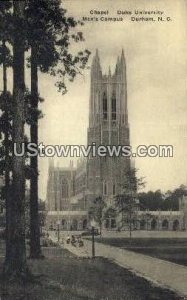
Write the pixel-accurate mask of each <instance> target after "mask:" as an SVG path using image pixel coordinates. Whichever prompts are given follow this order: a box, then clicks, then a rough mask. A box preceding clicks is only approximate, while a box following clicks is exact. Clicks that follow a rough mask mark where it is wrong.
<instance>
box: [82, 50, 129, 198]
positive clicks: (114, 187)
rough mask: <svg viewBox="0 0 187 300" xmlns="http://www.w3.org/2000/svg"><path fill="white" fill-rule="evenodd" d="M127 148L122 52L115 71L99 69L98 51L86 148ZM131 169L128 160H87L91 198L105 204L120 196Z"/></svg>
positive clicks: (127, 127)
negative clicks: (94, 144) (118, 146)
mask: <svg viewBox="0 0 187 300" xmlns="http://www.w3.org/2000/svg"><path fill="white" fill-rule="evenodd" d="M93 142H94V143H96V146H99V145H116V146H117V145H129V144H130V141H129V124H128V109H127V78H126V61H125V55H124V51H123V50H122V54H121V57H120V58H119V57H118V59H117V63H116V67H115V72H114V73H113V74H112V73H111V70H110V68H109V72H108V75H104V74H103V73H102V70H101V65H100V59H99V53H98V50H96V54H95V56H94V58H93V62H92V67H91V91H90V101H89V128H88V145H91V144H92V143H93ZM129 168H130V159H129V158H127V157H122V156H120V157H115V156H114V157H109V156H107V157H98V156H97V157H92V156H90V157H89V158H88V164H87V180H88V181H87V186H88V190H89V191H90V192H91V193H92V195H93V197H96V196H98V195H102V196H104V198H105V199H106V202H107V203H108V204H111V203H112V199H113V198H114V195H116V194H118V193H120V191H121V188H122V184H123V179H124V176H125V175H124V174H125V173H126V172H127V171H128V169H129Z"/></svg>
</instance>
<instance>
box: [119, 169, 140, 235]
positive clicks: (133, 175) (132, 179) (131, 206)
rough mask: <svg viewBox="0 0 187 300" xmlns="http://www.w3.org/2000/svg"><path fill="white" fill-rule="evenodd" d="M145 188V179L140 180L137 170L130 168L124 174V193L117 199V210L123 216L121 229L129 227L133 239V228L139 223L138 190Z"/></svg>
mask: <svg viewBox="0 0 187 300" xmlns="http://www.w3.org/2000/svg"><path fill="white" fill-rule="evenodd" d="M144 186H145V182H144V178H142V177H141V178H138V177H137V169H134V168H130V169H129V170H128V171H126V172H125V174H124V183H123V186H122V192H121V193H120V194H118V195H117V196H116V198H115V205H116V208H117V210H118V212H119V213H121V215H122V221H121V227H122V228H123V227H124V226H125V225H127V226H128V228H129V235H130V238H131V237H132V230H133V226H134V224H135V222H136V221H138V220H136V209H137V208H138V199H137V190H138V189H140V188H142V187H144Z"/></svg>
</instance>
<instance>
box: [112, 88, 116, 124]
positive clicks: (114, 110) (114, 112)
mask: <svg viewBox="0 0 187 300" xmlns="http://www.w3.org/2000/svg"><path fill="white" fill-rule="evenodd" d="M112 120H116V96H115V94H114V93H113V95H112Z"/></svg>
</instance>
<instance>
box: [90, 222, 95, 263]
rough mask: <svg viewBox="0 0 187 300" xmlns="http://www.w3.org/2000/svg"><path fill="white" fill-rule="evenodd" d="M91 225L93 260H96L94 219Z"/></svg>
mask: <svg viewBox="0 0 187 300" xmlns="http://www.w3.org/2000/svg"><path fill="white" fill-rule="evenodd" d="M90 225H91V227H92V258H95V226H96V222H95V220H94V219H92V220H91V221H90Z"/></svg>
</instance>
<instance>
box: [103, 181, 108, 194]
mask: <svg viewBox="0 0 187 300" xmlns="http://www.w3.org/2000/svg"><path fill="white" fill-rule="evenodd" d="M103 195H107V184H106V182H105V181H104V182H103Z"/></svg>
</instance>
